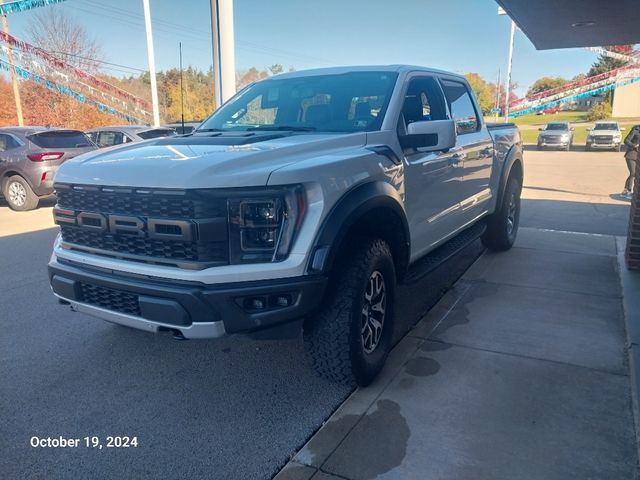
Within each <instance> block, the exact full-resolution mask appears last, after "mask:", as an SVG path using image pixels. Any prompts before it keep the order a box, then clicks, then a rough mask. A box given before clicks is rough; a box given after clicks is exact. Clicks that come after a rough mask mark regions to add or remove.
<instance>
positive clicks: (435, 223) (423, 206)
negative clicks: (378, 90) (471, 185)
mask: <svg viewBox="0 0 640 480" xmlns="http://www.w3.org/2000/svg"><path fill="white" fill-rule="evenodd" d="M446 118H447V110H446V103H445V101H444V96H443V93H442V89H441V88H440V85H439V84H438V82H437V80H436V79H435V78H433V77H431V76H423V75H419V76H415V77H413V78H411V79H410V80H409V84H408V87H407V92H406V94H405V99H404V106H403V110H402V115H401V118H400V124H399V127H398V128H399V129H400V130H402V129H405V131H406V127H407V125H409V124H411V123H412V122H418V121H430V120H444V119H446ZM400 133H401V134H402V131H401V132H400ZM404 156H405V164H406V165H407V167H406V168H407V171H406V175H405V179H406V198H405V207H406V210H407V217H408V221H409V227H410V231H411V260H412V261H413V260H416V259H417V258H419V257H421V256H422V255H423V254H424V253H426V252H428V251H429V250H430V249H431V248H432V247H433V246H434V245H435V244H437V243H439V242H441V241H442V240H443V239H444V238H445V237H447V236H448V235H449V234H450V233H451V232H452V231H454V230H455V224H454V221H453V219H454V218H455V217H456V213H457V212H458V211H459V208H460V202H461V200H462V199H463V198H462V195H461V181H462V170H463V168H462V167H463V151H462V150H461V149H458V148H455V149H452V150H450V151H447V152H426V151H423V150H422V149H420V148H418V149H406V150H405V151H404Z"/></svg>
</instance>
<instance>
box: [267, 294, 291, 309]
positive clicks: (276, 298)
mask: <svg viewBox="0 0 640 480" xmlns="http://www.w3.org/2000/svg"><path fill="white" fill-rule="evenodd" d="M292 303H293V302H292V300H291V295H287V294H283V295H272V296H271V297H270V298H269V304H270V305H271V306H272V307H279V308H283V307H288V306H290V305H291V304H292Z"/></svg>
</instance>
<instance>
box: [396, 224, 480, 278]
mask: <svg viewBox="0 0 640 480" xmlns="http://www.w3.org/2000/svg"><path fill="white" fill-rule="evenodd" d="M486 228H487V226H486V224H485V222H484V221H480V222H478V223H476V224H475V225H473V226H471V227H469V228H467V229H466V230H464V231H462V232H460V233H459V234H458V235H456V236H455V237H453V238H452V239H451V240H449V241H448V242H447V243H445V244H443V245H440V246H439V247H438V248H436V249H435V250H434V251H433V252H430V253H428V254H427V255H425V256H424V257H422V258H421V259H420V260H418V261H417V262H415V263H413V264H412V265H411V266H410V267H409V271H408V272H407V276H406V277H405V278H404V281H403V282H402V283H404V284H409V285H410V284H412V283H416V282H418V281H419V280H421V279H423V278H424V277H426V276H427V275H429V274H430V273H431V272H433V271H434V270H435V269H436V268H438V267H439V266H440V265H442V264H443V263H445V262H446V261H447V260H449V259H451V258H452V257H454V256H455V255H456V254H457V253H459V252H461V251H462V250H464V249H465V248H467V247H468V246H469V245H471V244H472V243H473V242H475V241H476V240H477V239H478V238H480V237H481V236H482V234H483V233H484V232H485V230H486Z"/></svg>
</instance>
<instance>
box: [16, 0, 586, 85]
mask: <svg viewBox="0 0 640 480" xmlns="http://www.w3.org/2000/svg"><path fill="white" fill-rule="evenodd" d="M234 4H235V36H236V66H237V68H238V69H244V68H248V67H251V66H256V67H258V68H259V69H262V68H264V67H266V66H268V65H272V64H274V63H281V64H283V65H285V67H287V66H289V65H293V66H295V68H296V69H298V70H300V69H304V68H309V67H319V66H329V65H349V64H390V63H410V64H415V65H424V66H430V67H435V68H440V69H444V70H451V71H454V72H458V73H466V72H477V73H479V74H480V75H482V76H483V77H484V78H486V79H487V80H491V81H495V79H496V77H497V75H498V69H502V75H503V78H504V72H505V70H506V65H507V52H508V37H509V25H510V22H509V19H508V17H505V16H498V15H497V6H496V3H495V2H494V1H493V0H395V1H392V0H321V1H311V0H235V2H234ZM44 8H47V9H60V10H62V11H64V12H65V13H66V14H68V15H70V16H73V18H74V19H75V20H76V21H77V22H78V23H80V24H82V25H83V26H85V27H86V29H87V30H88V31H89V33H90V34H92V35H93V36H95V37H96V39H97V40H98V42H99V43H100V44H101V46H102V48H103V50H104V53H105V60H106V61H109V62H113V63H117V64H122V65H124V66H126V67H130V68H122V67H115V66H111V67H109V70H107V71H108V72H109V73H112V74H115V75H123V74H124V72H135V71H136V70H133V69H140V70H144V69H146V68H147V57H146V44H145V33H144V20H143V15H142V0H67V1H66V2H65V3H62V4H59V5H53V6H48V7H44ZM44 8H43V9H39V10H41V11H42V10H44ZM35 11H36V10H32V11H29V12H22V13H16V14H12V15H11V16H10V17H9V21H10V23H11V30H12V34H14V35H15V36H17V37H19V38H24V39H25V40H28V38H27V37H26V26H27V24H28V22H29V18H30V17H31V16H32V15H33V14H34V12H35ZM151 13H152V17H153V25H154V37H155V38H154V40H155V41H154V43H155V47H156V64H157V67H158V69H166V68H170V67H174V66H177V65H178V42H180V41H182V43H183V54H184V63H185V65H193V66H195V67H198V68H201V69H203V70H206V69H208V68H209V67H210V65H211V40H210V38H211V37H210V31H211V17H210V0H151ZM595 57H596V55H595V54H593V53H590V52H587V51H584V50H580V49H566V50H557V51H536V50H535V48H534V47H533V45H532V44H531V42H529V40H528V39H527V38H526V37H525V36H524V35H523V34H522V33H521V32H518V33H517V36H516V43H515V54H514V60H513V80H514V81H515V82H517V83H518V84H519V85H520V88H519V93H522V92H523V91H525V90H526V87H528V86H529V85H530V84H531V83H532V82H533V81H534V80H536V79H537V78H539V77H541V76H545V75H554V76H555V75H560V76H564V77H569V78H570V77H573V76H574V75H576V74H578V73H585V72H586V71H587V70H588V69H589V66H590V65H591V63H593V61H594V60H595Z"/></svg>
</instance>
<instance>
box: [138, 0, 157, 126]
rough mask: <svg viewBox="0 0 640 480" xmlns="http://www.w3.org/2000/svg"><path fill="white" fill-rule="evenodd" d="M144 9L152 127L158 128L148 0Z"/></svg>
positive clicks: (154, 64) (143, 0)
mask: <svg viewBox="0 0 640 480" xmlns="http://www.w3.org/2000/svg"><path fill="white" fill-rule="evenodd" d="M142 6H143V8H144V26H145V30H146V31H147V57H148V58H149V76H150V77H151V78H150V80H151V103H152V106H153V126H154V127H159V126H160V110H159V108H158V84H157V83H156V60H155V54H154V50H153V32H152V31H151V9H150V8H149V0H142Z"/></svg>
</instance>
